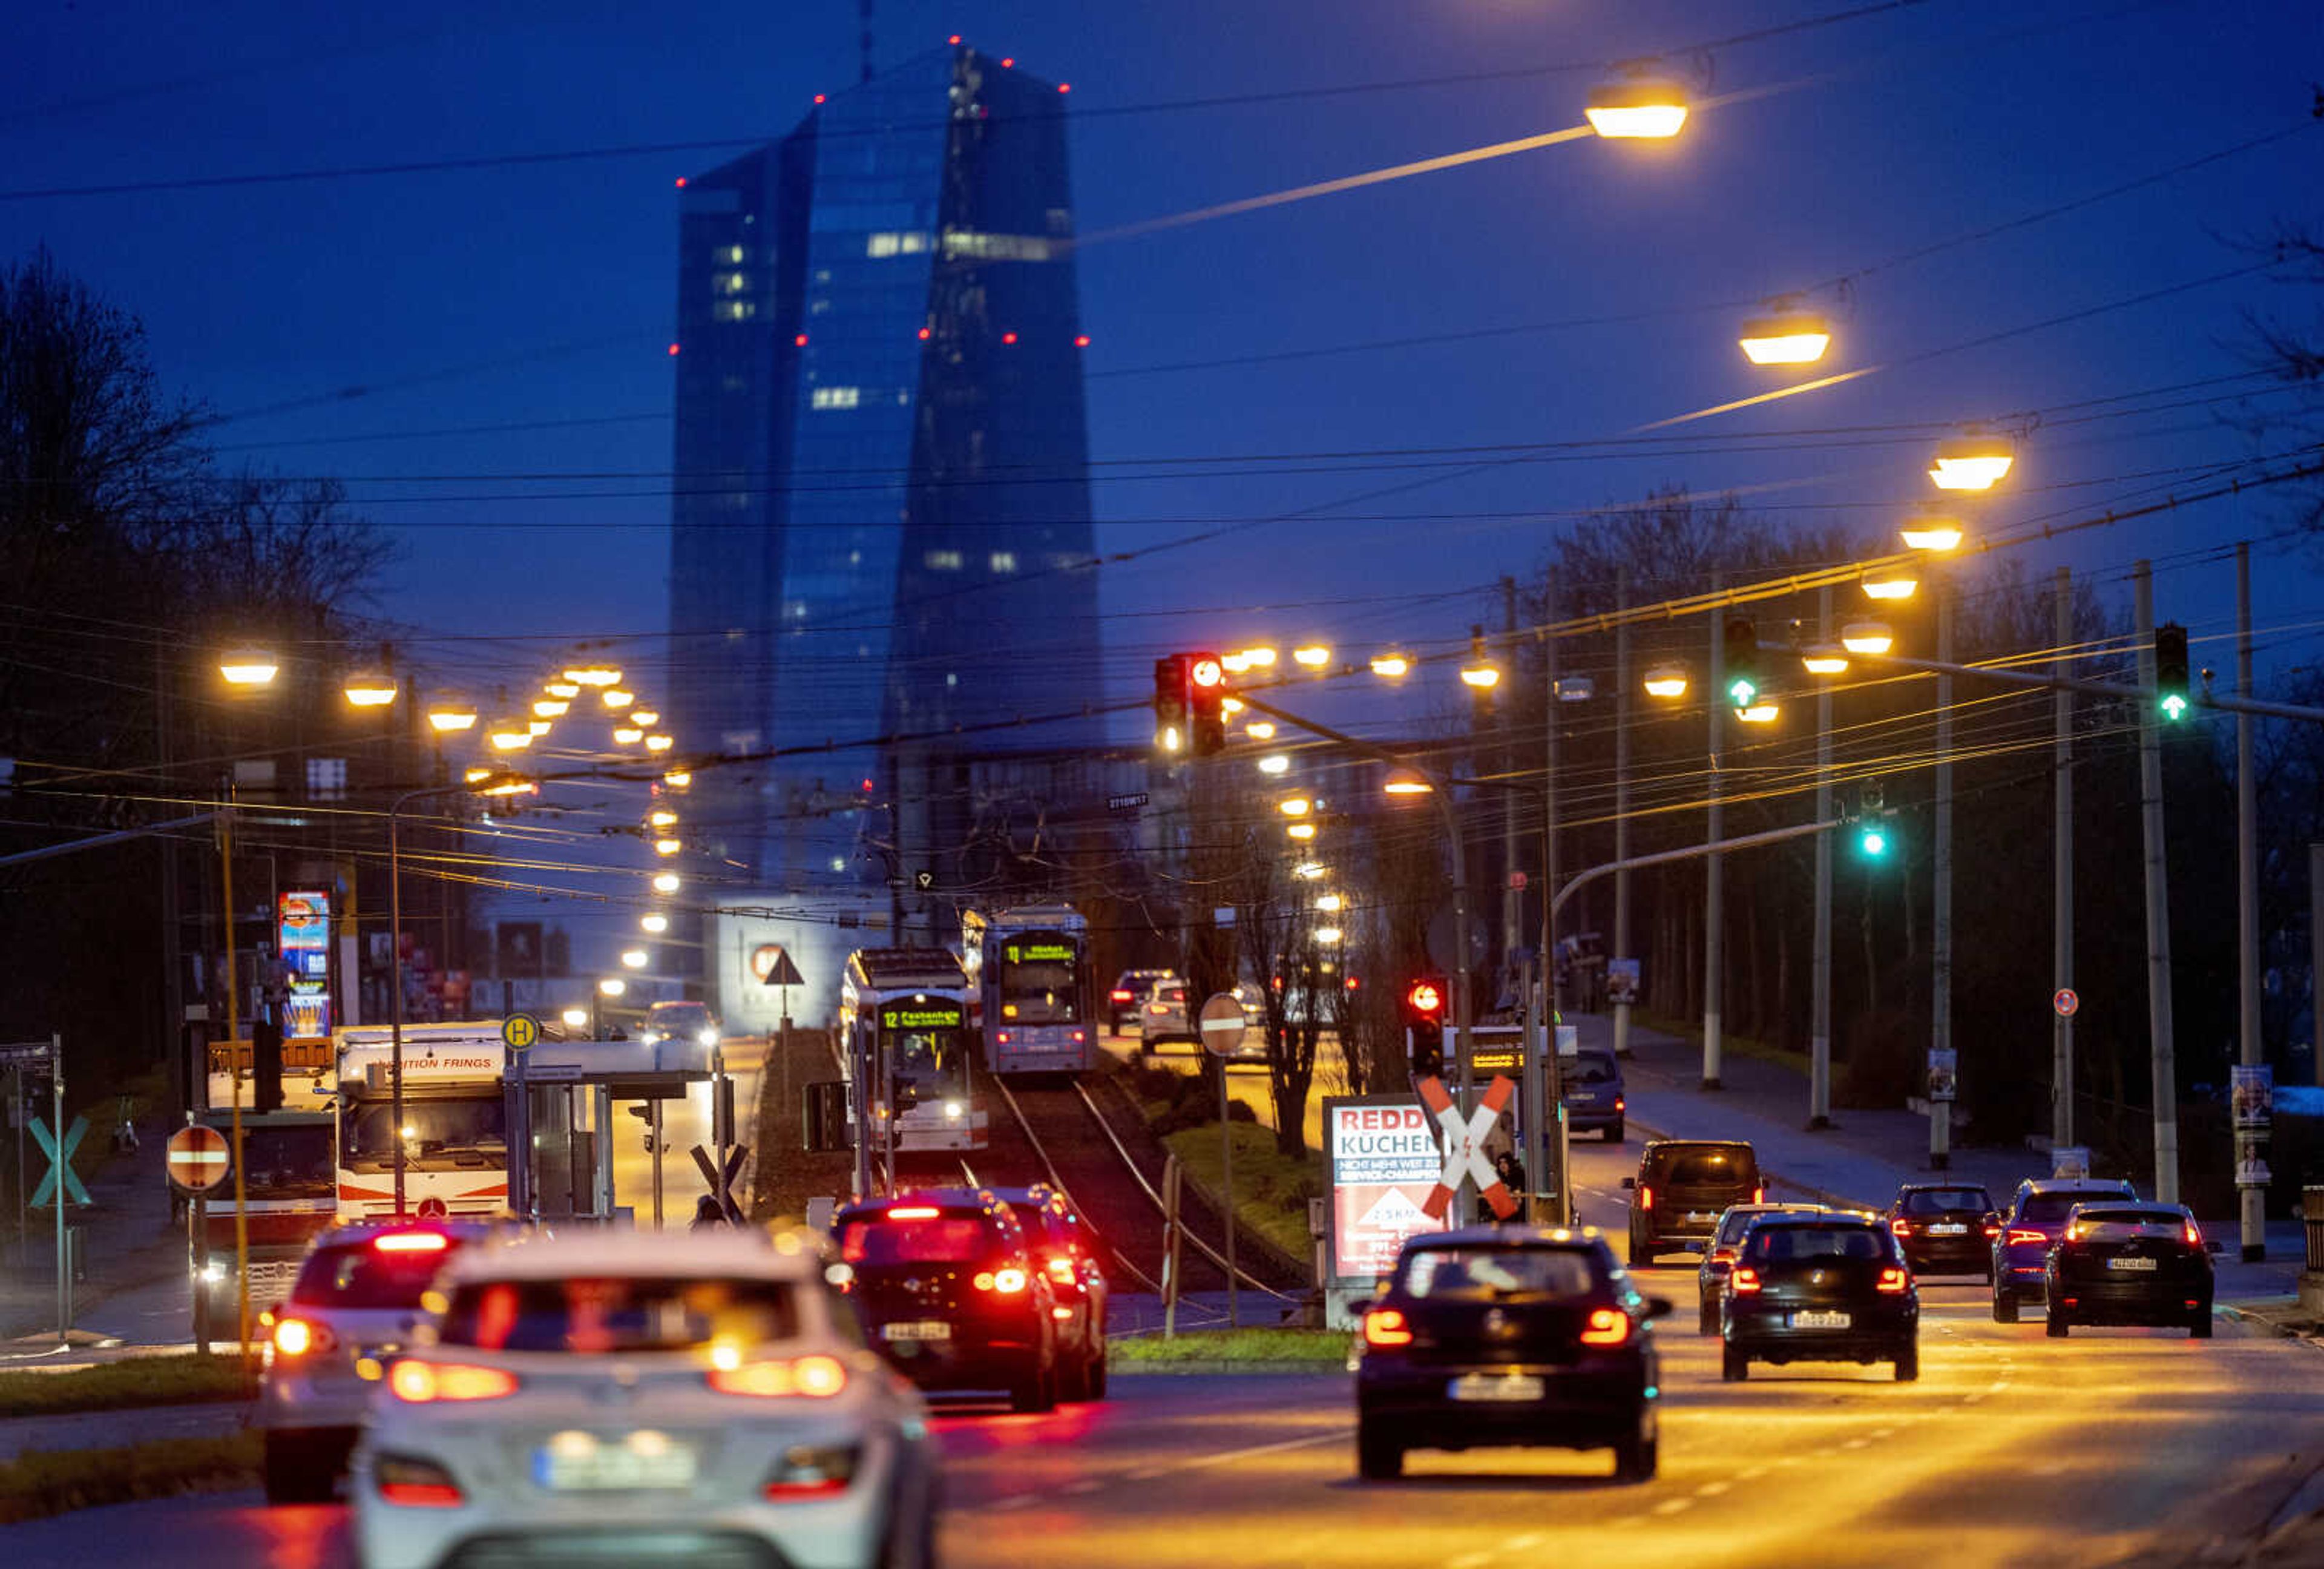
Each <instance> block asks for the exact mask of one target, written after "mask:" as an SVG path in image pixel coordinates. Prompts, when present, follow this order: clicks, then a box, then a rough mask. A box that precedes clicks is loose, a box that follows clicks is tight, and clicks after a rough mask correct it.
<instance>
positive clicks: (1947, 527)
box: [1902, 518, 1961, 555]
mask: <svg viewBox="0 0 2324 1569" xmlns="http://www.w3.org/2000/svg"><path fill="white" fill-rule="evenodd" d="M1902 533H1903V534H1904V548H1905V549H1908V550H1927V551H1930V552H1932V553H1933V554H1938V555H1941V554H1943V553H1944V552H1945V551H1948V550H1958V549H1960V542H1961V526H1960V524H1959V523H1958V522H1955V521H1953V520H1952V519H1950V518H1906V519H1905V520H1904V529H1903V530H1902Z"/></svg>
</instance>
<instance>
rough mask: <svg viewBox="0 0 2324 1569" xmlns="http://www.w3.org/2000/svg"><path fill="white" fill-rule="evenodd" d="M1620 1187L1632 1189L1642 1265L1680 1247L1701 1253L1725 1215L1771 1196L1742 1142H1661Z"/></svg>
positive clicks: (1635, 1247)
mask: <svg viewBox="0 0 2324 1569" xmlns="http://www.w3.org/2000/svg"><path fill="white" fill-rule="evenodd" d="M1622 1186H1624V1187H1626V1188H1628V1189H1629V1190H1630V1262H1631V1263H1632V1264H1634V1265H1641V1266H1643V1265H1647V1264H1651V1263H1653V1262H1654V1261H1655V1259H1656V1257H1658V1256H1659V1255H1661V1254H1664V1253H1668V1252H1673V1251H1676V1250H1678V1249H1680V1248H1685V1249H1687V1250H1688V1251H1695V1252H1699V1251H1702V1250H1703V1249H1704V1248H1706V1247H1707V1246H1708V1245H1709V1244H1710V1241H1711V1233H1712V1232H1715V1231H1716V1230H1718V1227H1719V1217H1720V1215H1721V1214H1725V1213H1726V1212H1727V1211H1728V1210H1729V1208H1731V1207H1732V1206H1734V1205H1736V1204H1760V1203H1764V1202H1765V1201H1766V1196H1767V1189H1766V1184H1765V1183H1763V1182H1761V1181H1760V1180H1759V1158H1758V1157H1757V1155H1756V1154H1754V1153H1753V1152H1752V1149H1751V1146H1750V1145H1748V1144H1747V1143H1745V1142H1743V1141H1742V1140H1739V1139H1737V1140H1726V1139H1658V1140H1655V1142H1653V1143H1651V1144H1649V1145H1647V1146H1646V1152H1645V1154H1644V1155H1642V1156H1641V1157H1640V1158H1639V1160H1638V1175H1637V1176H1636V1177H1624V1178H1622Z"/></svg>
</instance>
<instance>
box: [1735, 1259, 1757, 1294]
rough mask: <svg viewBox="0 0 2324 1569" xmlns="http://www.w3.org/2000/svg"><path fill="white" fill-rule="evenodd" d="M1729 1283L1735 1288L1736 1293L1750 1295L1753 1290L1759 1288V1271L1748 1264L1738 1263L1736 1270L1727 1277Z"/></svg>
mask: <svg viewBox="0 0 2324 1569" xmlns="http://www.w3.org/2000/svg"><path fill="white" fill-rule="evenodd" d="M1727 1283H1728V1284H1729V1286H1732V1287H1734V1288H1735V1291H1736V1295H1738V1296H1740V1297H1748V1296H1749V1295H1750V1294H1751V1293H1752V1292H1754V1291H1757V1289H1759V1271H1758V1270H1757V1269H1750V1268H1749V1267H1748V1266H1746V1265H1742V1264H1738V1265H1737V1266H1735V1272H1734V1273H1733V1274H1731V1275H1729V1276H1728V1277H1727Z"/></svg>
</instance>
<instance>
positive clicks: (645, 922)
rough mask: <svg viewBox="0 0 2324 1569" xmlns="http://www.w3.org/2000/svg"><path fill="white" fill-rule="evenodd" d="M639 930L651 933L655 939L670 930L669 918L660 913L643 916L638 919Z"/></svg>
mask: <svg viewBox="0 0 2324 1569" xmlns="http://www.w3.org/2000/svg"><path fill="white" fill-rule="evenodd" d="M638 929H639V930H640V931H645V932H651V933H652V934H653V935H654V936H655V937H659V936H661V934H662V933H664V932H666V931H668V930H669V917H668V916H666V915H663V914H661V913H659V911H657V912H655V913H654V914H651V915H641V916H640V917H638Z"/></svg>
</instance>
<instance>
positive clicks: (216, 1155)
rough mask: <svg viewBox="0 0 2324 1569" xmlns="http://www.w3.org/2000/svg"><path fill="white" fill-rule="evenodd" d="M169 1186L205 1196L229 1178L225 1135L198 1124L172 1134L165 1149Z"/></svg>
mask: <svg viewBox="0 0 2324 1569" xmlns="http://www.w3.org/2000/svg"><path fill="white" fill-rule="evenodd" d="M165 1149H166V1153H167V1155H168V1158H169V1168H170V1184H171V1186H173V1187H175V1188H176V1189H177V1190H178V1191H179V1192H180V1193H184V1194H204V1193H208V1192H209V1191H210V1189H212V1188H214V1187H216V1186H217V1185H218V1184H219V1183H221V1182H224V1181H225V1180H226V1166H227V1154H226V1135H225V1134H223V1133H221V1132H219V1131H217V1129H215V1128H209V1127H205V1126H203V1125H202V1124H201V1123H199V1122H194V1123H189V1125H187V1126H186V1127H183V1128H180V1129H179V1130H178V1131H176V1132H174V1133H172V1134H171V1135H170V1142H169V1144H168V1145H167V1146H166V1147H165Z"/></svg>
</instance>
